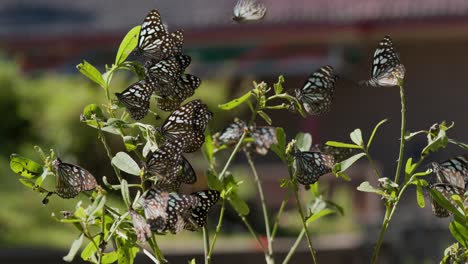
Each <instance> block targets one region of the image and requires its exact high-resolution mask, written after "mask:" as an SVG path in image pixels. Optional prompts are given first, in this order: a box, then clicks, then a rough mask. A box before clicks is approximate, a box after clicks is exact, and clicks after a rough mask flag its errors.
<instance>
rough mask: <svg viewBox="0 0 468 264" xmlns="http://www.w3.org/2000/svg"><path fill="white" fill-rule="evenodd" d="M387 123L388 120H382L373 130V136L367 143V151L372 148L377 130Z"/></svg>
mask: <svg viewBox="0 0 468 264" xmlns="http://www.w3.org/2000/svg"><path fill="white" fill-rule="evenodd" d="M385 122H387V119H384V120H381V121H380V122H379V123H378V124H377V125H375V127H374V130H372V134H371V136H370V138H369V141H367V149H369V148H370V146H371V144H372V141H373V140H374V136H375V133H377V130H378V129H379V127H380V126H381V125H383V124H384V123H385Z"/></svg>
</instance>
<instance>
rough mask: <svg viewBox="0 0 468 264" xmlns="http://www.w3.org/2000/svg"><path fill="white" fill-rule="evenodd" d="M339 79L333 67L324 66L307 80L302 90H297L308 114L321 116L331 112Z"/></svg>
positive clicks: (297, 94)
mask: <svg viewBox="0 0 468 264" xmlns="http://www.w3.org/2000/svg"><path fill="white" fill-rule="evenodd" d="M337 79H338V77H337V76H336V75H335V74H334V73H333V68H332V67H331V66H323V67H322V68H320V69H318V70H317V71H316V72H314V73H312V74H311V75H310V76H309V77H308V78H307V81H306V82H305V83H304V85H303V87H302V88H300V89H296V90H295V93H296V98H297V99H298V100H299V101H300V102H301V103H302V105H303V106H304V109H305V110H306V112H307V113H308V114H310V115H321V114H324V113H327V112H328V111H330V108H331V104H332V100H333V92H334V91H335V83H336V80H337Z"/></svg>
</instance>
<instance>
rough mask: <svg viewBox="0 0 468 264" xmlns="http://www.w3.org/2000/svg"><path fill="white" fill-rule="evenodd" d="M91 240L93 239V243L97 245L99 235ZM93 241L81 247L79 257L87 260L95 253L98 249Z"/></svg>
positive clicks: (99, 238)
mask: <svg viewBox="0 0 468 264" xmlns="http://www.w3.org/2000/svg"><path fill="white" fill-rule="evenodd" d="M93 240H94V243H96V245H99V241H100V240H101V235H97V236H95V237H94V238H93ZM94 243H93V242H92V241H90V242H89V243H88V245H86V247H85V248H84V249H83V251H81V259H83V260H85V261H89V260H91V259H92V257H93V255H94V253H96V252H97V250H98V249H97V248H96V246H95V245H94Z"/></svg>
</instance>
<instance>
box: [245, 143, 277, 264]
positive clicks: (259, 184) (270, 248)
mask: <svg viewBox="0 0 468 264" xmlns="http://www.w3.org/2000/svg"><path fill="white" fill-rule="evenodd" d="M245 156H246V157H247V162H248V163H249V165H250V169H251V170H252V173H253V175H254V179H255V182H256V184H257V189H258V194H259V196H260V202H261V204H262V211H263V221H264V222H265V232H266V236H267V240H268V255H266V256H265V258H266V259H267V263H274V261H273V244H272V242H273V240H272V239H271V234H270V223H269V220H268V211H267V206H266V202H265V196H264V194H263V188H262V182H261V180H260V177H258V173H257V169H256V168H255V164H254V162H253V160H252V157H251V155H249V154H248V153H247V152H245Z"/></svg>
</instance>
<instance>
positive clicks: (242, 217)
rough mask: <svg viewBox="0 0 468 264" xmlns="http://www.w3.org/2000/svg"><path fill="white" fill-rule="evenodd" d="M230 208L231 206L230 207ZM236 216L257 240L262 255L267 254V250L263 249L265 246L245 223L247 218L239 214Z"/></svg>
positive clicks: (248, 224)
mask: <svg viewBox="0 0 468 264" xmlns="http://www.w3.org/2000/svg"><path fill="white" fill-rule="evenodd" d="M231 206H232V205H231ZM237 215H238V216H239V217H240V219H241V220H242V222H243V223H244V225H245V226H246V227H247V229H248V230H249V232H250V234H251V235H252V236H253V237H254V238H255V239H256V240H257V243H258V245H259V246H260V247H261V248H262V251H263V254H265V255H266V254H268V250H267V249H266V248H265V246H264V245H263V242H262V240H260V237H259V236H258V234H257V233H256V232H255V230H254V229H253V228H252V226H251V225H250V223H249V221H247V218H245V216H243V215H241V214H240V213H239V212H237Z"/></svg>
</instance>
